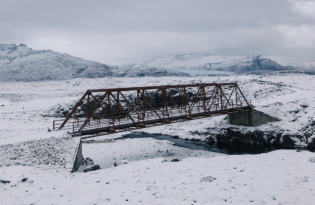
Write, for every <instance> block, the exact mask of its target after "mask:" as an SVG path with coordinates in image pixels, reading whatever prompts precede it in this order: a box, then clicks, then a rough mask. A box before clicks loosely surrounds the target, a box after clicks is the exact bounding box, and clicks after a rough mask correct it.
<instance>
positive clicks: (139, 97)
mask: <svg viewBox="0 0 315 205" xmlns="http://www.w3.org/2000/svg"><path fill="white" fill-rule="evenodd" d="M174 89H175V91H176V92H177V93H175V94H174V95H172V94H171V92H174ZM189 89H191V90H192V89H194V90H195V92H189V91H188V90H189ZM196 89H197V91H196ZM154 90H155V91H156V92H155V94H156V95H153V96H152V93H154V92H153V91H154ZM148 91H151V93H148ZM93 93H99V97H97V95H93ZM127 94H129V97H130V96H131V95H133V96H134V97H133V98H131V97H130V98H129V99H128V98H127V97H126V96H127ZM227 96H228V97H227ZM90 97H92V98H90ZM85 98H86V99H85ZM84 100H86V102H85V101H84ZM233 100H235V101H233ZM84 103H86V109H85V110H86V111H85V112H86V113H85V115H84V116H83V117H82V116H81V117H79V118H78V117H77V118H72V116H73V114H74V113H75V111H76V110H77V109H78V107H79V106H80V105H81V104H84ZM251 106H252V105H251V104H250V103H248V101H247V99H246V98H245V96H244V94H243V92H242V91H241V90H240V88H239V86H238V85H237V84H236V83H221V84H219V83H209V84H186V85H164V86H147V87H128V88H109V89H94V90H87V92H86V93H85V94H84V95H83V97H82V98H81V99H80V100H79V102H78V103H77V104H76V105H75V107H74V108H73V109H72V111H71V112H70V113H69V115H68V116H67V117H66V119H65V120H59V121H58V120H57V121H54V122H53V125H54V129H55V128H58V129H62V128H64V127H65V128H69V126H66V124H67V123H68V124H69V123H70V124H72V130H73V132H80V133H82V134H91V133H94V134H95V133H103V134H104V133H105V134H111V133H115V132H121V131H126V130H132V129H141V128H145V127H150V126H157V125H162V124H169V123H173V122H179V121H184V120H192V119H196V118H200V117H209V116H212V115H218V114H226V113H228V112H237V111H240V110H244V109H250V108H251ZM61 121H62V123H61V124H59V122H61ZM59 125H60V126H59ZM58 126H59V127H58Z"/></svg>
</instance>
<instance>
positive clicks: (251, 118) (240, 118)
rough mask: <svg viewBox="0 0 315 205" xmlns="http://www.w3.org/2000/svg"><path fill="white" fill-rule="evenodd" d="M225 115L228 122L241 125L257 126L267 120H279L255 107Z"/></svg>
mask: <svg viewBox="0 0 315 205" xmlns="http://www.w3.org/2000/svg"><path fill="white" fill-rule="evenodd" d="M227 117H228V121H229V123H230V124H232V125H243V126H259V125H262V124H266V123H268V122H276V121H280V119H279V118H275V117H272V116H270V115H267V114H266V113H263V112H260V111H257V110H255V109H250V110H248V111H244V112H236V113H229V114H228V115H227Z"/></svg>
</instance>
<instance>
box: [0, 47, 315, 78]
mask: <svg viewBox="0 0 315 205" xmlns="http://www.w3.org/2000/svg"><path fill="white" fill-rule="evenodd" d="M286 70H290V71H291V70H298V71H299V72H300V71H301V72H303V73H308V74H315V61H307V62H304V63H301V64H298V65H295V66H289V67H285V66H282V65H280V64H278V63H277V62H275V61H273V60H271V59H269V58H264V57H262V56H260V55H258V56H220V55H210V54H208V53H191V54H183V55H171V56H164V57H157V58H152V59H149V60H145V61H139V62H123V63H120V64H118V65H116V66H111V65H106V64H102V63H98V62H93V61H88V60H84V59H81V58H77V57H73V56H70V55H68V54H63V53H58V52H53V51H50V50H39V51H37V50H33V49H31V48H28V47H27V46H26V45H24V44H20V45H15V44H0V81H2V82H8V81H42V80H67V79H72V78H102V77H144V76H151V77H163V76H180V77H189V76H198V75H200V76H209V75H236V74H258V75H259V74H268V73H272V72H275V71H281V72H284V73H285V72H286Z"/></svg>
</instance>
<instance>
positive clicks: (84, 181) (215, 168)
mask: <svg viewBox="0 0 315 205" xmlns="http://www.w3.org/2000/svg"><path fill="white" fill-rule="evenodd" d="M314 162H315V156H314V153H310V152H306V151H305V152H304V151H303V152H296V151H294V150H291V151H288V150H281V151H274V152H270V153H267V154H260V155H238V156H221V157H214V158H186V159H184V160H182V161H179V162H164V159H163V158H157V159H149V160H142V161H135V162H130V163H128V164H124V165H120V166H118V167H114V168H110V169H101V170H98V171H95V172H88V173H72V174H70V173H68V172H60V171H59V172H56V171H55V170H54V171H50V170H42V169H39V168H35V167H21V166H16V167H6V168H0V176H1V179H2V180H7V181H10V183H7V184H1V183H0V195H1V198H0V203H1V204H118V205H120V204H165V205H169V204H179V205H185V204H187V205H188V204H189V205H191V204H237V205H240V204H242V205H243V204H244V205H245V204H268V205H269V204H271V205H272V204H277V205H279V204H313V202H314V199H315V176H314V174H313V172H314V169H315V163H314ZM23 178H27V181H25V182H21V180H22V179H23Z"/></svg>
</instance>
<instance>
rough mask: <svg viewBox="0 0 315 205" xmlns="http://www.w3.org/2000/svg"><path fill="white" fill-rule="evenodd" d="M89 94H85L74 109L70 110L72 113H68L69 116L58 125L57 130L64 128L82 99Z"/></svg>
mask: <svg viewBox="0 0 315 205" xmlns="http://www.w3.org/2000/svg"><path fill="white" fill-rule="evenodd" d="M88 93H89V92H86V93H85V94H84V95H83V97H82V98H81V99H80V100H79V102H77V104H76V105H75V106H74V108H73V109H72V111H71V112H70V113H69V115H68V116H67V118H66V119H65V121H63V123H62V124H61V125H60V127H59V128H58V129H59V130H60V129H61V128H63V126H65V124H66V123H67V122H68V120H69V119H70V117H71V116H72V115H73V113H74V112H75V110H76V109H77V108H78V107H79V105H80V104H81V103H82V101H83V99H84V98H85V96H86V95H87V94H88Z"/></svg>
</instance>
